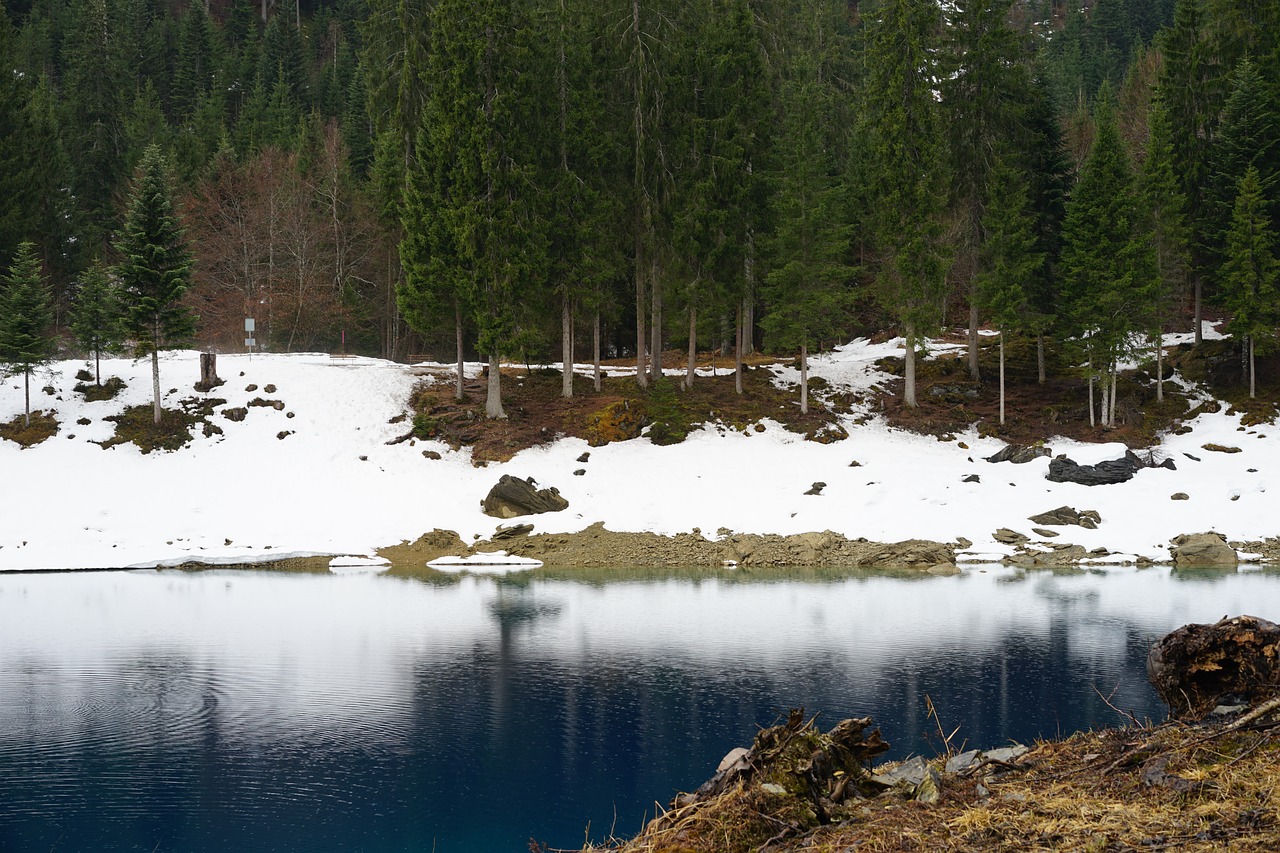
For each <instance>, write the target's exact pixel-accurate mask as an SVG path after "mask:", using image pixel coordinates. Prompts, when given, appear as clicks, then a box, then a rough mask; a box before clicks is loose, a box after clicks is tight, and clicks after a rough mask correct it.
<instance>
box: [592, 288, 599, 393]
mask: <svg viewBox="0 0 1280 853" xmlns="http://www.w3.org/2000/svg"><path fill="white" fill-rule="evenodd" d="M591 360H592V362H593V367H594V368H595V385H596V393H597V394H599V393H600V309H599V308H597V309H596V319H595V323H594V324H593V325H592V334H591Z"/></svg>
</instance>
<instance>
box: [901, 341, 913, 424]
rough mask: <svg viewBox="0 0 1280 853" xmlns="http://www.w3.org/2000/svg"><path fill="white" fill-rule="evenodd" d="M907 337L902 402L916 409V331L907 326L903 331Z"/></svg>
mask: <svg viewBox="0 0 1280 853" xmlns="http://www.w3.org/2000/svg"><path fill="white" fill-rule="evenodd" d="M903 331H904V332H905V333H906V335H905V337H906V347H907V351H906V353H905V357H904V358H903V370H902V377H903V385H902V402H903V403H904V404H906V405H908V406H910V407H911V408H913V409H914V408H915V407H916V330H915V327H914V326H911V325H907V327H906V328H905V329H904V330H903Z"/></svg>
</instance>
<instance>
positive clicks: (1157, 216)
mask: <svg viewBox="0 0 1280 853" xmlns="http://www.w3.org/2000/svg"><path fill="white" fill-rule="evenodd" d="M1147 126H1148V139H1147V159H1146V161H1145V162H1144V163H1143V165H1142V172H1141V173H1140V174H1139V176H1138V193H1139V201H1140V204H1141V208H1140V210H1141V213H1142V220H1141V221H1140V223H1139V228H1140V229H1141V230H1142V232H1143V233H1144V234H1145V235H1146V238H1147V240H1149V241H1150V244H1151V249H1152V251H1153V252H1154V256H1155V263H1156V275H1157V278H1158V286H1157V287H1156V288H1155V293H1154V298H1153V299H1152V300H1151V302H1150V303H1149V309H1150V310H1149V311H1148V312H1147V319H1148V327H1149V334H1150V337H1151V340H1152V344H1153V346H1154V347H1155V351H1156V402H1163V401H1164V326H1165V324H1166V323H1167V322H1168V321H1169V319H1170V317H1171V315H1172V314H1173V308H1174V305H1175V302H1176V299H1177V297H1178V296H1179V295H1182V294H1183V293H1184V292H1185V289H1186V280H1187V267H1188V264H1189V263H1190V230H1189V229H1188V227H1187V221H1186V199H1185V197H1184V196H1183V194H1182V188H1181V187H1180V186H1179V185H1178V179H1177V176H1176V175H1174V172H1173V146H1172V143H1171V142H1170V130H1169V119H1168V113H1167V111H1166V110H1165V107H1164V102H1163V100H1162V99H1161V98H1159V97H1158V96H1157V97H1156V98H1155V99H1154V100H1153V101H1152V104H1151V112H1150V115H1149V116H1148V122H1147Z"/></svg>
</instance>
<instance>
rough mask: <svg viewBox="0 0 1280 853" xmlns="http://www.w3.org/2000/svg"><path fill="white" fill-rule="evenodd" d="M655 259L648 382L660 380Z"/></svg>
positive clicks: (659, 315) (659, 304) (659, 305)
mask: <svg viewBox="0 0 1280 853" xmlns="http://www.w3.org/2000/svg"><path fill="white" fill-rule="evenodd" d="M657 263H658V260H657V258H656V257H655V258H653V259H652V264H651V266H652V269H651V270H650V274H649V296H650V300H651V301H652V303H653V315H652V316H651V317H650V318H649V339H650V343H649V380H650V381H651V382H657V381H658V380H659V379H661V378H662V286H661V285H660V284H659V282H658V269H657Z"/></svg>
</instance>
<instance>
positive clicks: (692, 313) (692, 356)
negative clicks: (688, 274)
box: [684, 306, 698, 388]
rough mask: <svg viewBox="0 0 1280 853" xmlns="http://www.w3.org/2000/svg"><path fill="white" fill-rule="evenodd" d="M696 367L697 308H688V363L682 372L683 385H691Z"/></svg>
mask: <svg viewBox="0 0 1280 853" xmlns="http://www.w3.org/2000/svg"><path fill="white" fill-rule="evenodd" d="M697 369H698V309H696V308H693V307H692V306H691V307H690V308H689V365H688V367H687V368H686V369H685V373H684V387H686V388H692V387H693V376H694V373H696V372H697Z"/></svg>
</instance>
